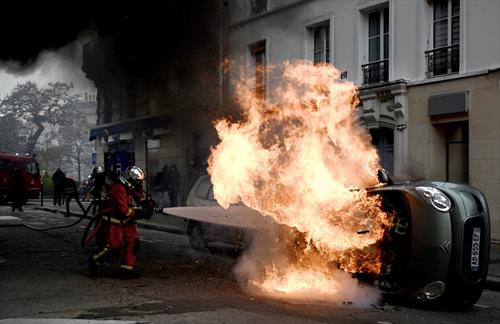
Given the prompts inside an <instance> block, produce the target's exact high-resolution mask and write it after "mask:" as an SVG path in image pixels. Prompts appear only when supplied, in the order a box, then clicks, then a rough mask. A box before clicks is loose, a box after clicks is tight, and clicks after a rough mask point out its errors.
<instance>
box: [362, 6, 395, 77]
mask: <svg viewBox="0 0 500 324" xmlns="http://www.w3.org/2000/svg"><path fill="white" fill-rule="evenodd" d="M361 68H362V70H363V81H364V83H365V84H373V83H379V82H385V81H388V80H389V8H381V9H378V10H375V11H372V12H370V13H368V64H364V65H362V66H361Z"/></svg>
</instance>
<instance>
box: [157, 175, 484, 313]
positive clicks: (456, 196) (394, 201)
mask: <svg viewBox="0 0 500 324" xmlns="http://www.w3.org/2000/svg"><path fill="white" fill-rule="evenodd" d="M379 179H380V180H381V182H382V183H384V185H382V186H378V187H374V188H369V189H368V192H369V194H370V195H380V196H381V197H382V209H383V210H384V211H386V212H388V213H391V214H393V215H394V222H393V225H392V227H391V228H390V229H389V230H388V231H387V232H386V234H385V236H384V239H383V240H382V242H380V244H381V248H382V262H383V267H382V271H381V273H380V274H377V275H373V274H368V273H355V274H353V276H355V277H356V278H358V279H359V280H360V281H361V282H365V283H369V284H373V285H375V286H377V287H379V288H380V290H381V291H382V292H383V293H384V296H385V297H386V298H387V300H389V301H401V300H415V301H418V302H420V303H423V304H425V305H439V306H450V307H454V308H466V307H470V306H472V305H473V304H474V303H475V302H476V301H477V300H478V299H479V298H480V296H481V294H482V291H483V287H484V284H485V280H486V275H487V272H488V262H489V242H490V220H489V212H488V205H487V202H486V199H485V197H484V195H483V194H482V193H481V192H480V191H479V190H478V189H476V188H473V187H471V186H468V185H462V184H454V183H446V182H432V181H418V182H405V183H401V184H394V183H393V182H392V180H391V179H390V178H389V177H388V175H387V174H386V173H385V172H383V171H381V172H379ZM188 204H190V205H191V207H180V208H167V209H165V210H164V212H165V213H167V214H171V215H175V216H179V217H183V218H186V219H187V220H188V235H189V238H190V243H191V245H192V247H193V248H195V249H199V250H210V249H209V248H210V246H212V245H213V244H225V245H231V246H234V247H236V248H239V249H244V248H245V247H246V246H248V244H249V242H250V241H251V237H252V235H251V233H252V232H255V231H259V229H260V228H262V227H264V226H266V225H267V224H268V223H270V222H272V220H270V219H269V218H267V217H263V216H262V215H260V214H259V213H258V212H256V211H253V210H251V209H249V208H246V207H244V206H232V207H230V208H229V209H228V210H225V209H223V208H222V207H220V206H217V203H216V201H215V200H214V199H213V189H212V185H211V183H210V179H209V178H208V176H204V177H202V178H200V179H199V180H198V182H197V183H196V185H195V186H194V187H193V189H192V191H191V194H190V198H188ZM200 206H203V207H200ZM207 206H210V207H207ZM282 227H286V226H282ZM281 233H282V234H283V233H285V234H286V235H291V236H293V238H292V239H291V240H288V241H289V242H292V244H294V245H295V247H294V248H300V246H301V240H303V236H301V233H299V232H297V231H295V230H294V229H290V228H285V229H284V230H282V231H281ZM357 234H358V235H363V233H362V232H360V233H357Z"/></svg>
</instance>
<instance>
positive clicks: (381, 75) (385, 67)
mask: <svg viewBox="0 0 500 324" xmlns="http://www.w3.org/2000/svg"><path fill="white" fill-rule="evenodd" d="M361 69H362V70H363V84H375V83H381V82H387V81H388V80H389V60H388V59H387V60H381V61H377V62H371V63H368V64H363V65H361Z"/></svg>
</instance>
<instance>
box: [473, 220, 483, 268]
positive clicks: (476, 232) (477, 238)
mask: <svg viewBox="0 0 500 324" xmlns="http://www.w3.org/2000/svg"><path fill="white" fill-rule="evenodd" d="M480 242H481V228H480V227H474V229H473V231H472V249H471V253H470V269H471V270H472V271H479V247H480Z"/></svg>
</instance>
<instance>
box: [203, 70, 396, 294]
mask: <svg viewBox="0 0 500 324" xmlns="http://www.w3.org/2000/svg"><path fill="white" fill-rule="evenodd" d="M274 71H275V72H277V73H280V77H279V82H276V83H277V84H276V87H274V88H273V89H272V90H273V91H272V92H270V93H269V98H268V100H261V98H259V97H258V96H256V95H255V91H254V90H252V89H251V88H249V87H248V84H249V80H246V79H242V80H240V82H239V83H238V84H237V85H236V95H237V100H238V102H239V104H240V106H241V107H242V109H243V110H244V114H245V118H244V120H243V121H240V122H230V121H229V120H226V119H223V120H219V121H217V122H216V124H215V127H216V130H217V132H218V135H219V138H220V143H219V144H218V145H217V146H216V147H215V148H213V149H212V152H211V156H210V159H209V173H210V175H211V179H212V182H213V184H214V195H215V198H216V199H217V201H218V202H219V204H220V205H221V206H223V207H225V208H227V207H229V205H231V204H236V203H239V202H242V203H244V204H245V205H246V206H248V207H250V208H253V209H255V210H257V211H259V212H260V213H261V214H263V215H267V216H270V217H272V218H273V219H274V220H275V221H276V222H277V223H279V224H284V225H287V226H289V227H290V228H293V229H295V230H296V231H297V232H298V233H301V235H300V236H301V238H300V239H299V240H295V246H294V254H295V255H294V256H293V257H291V258H289V260H288V262H286V263H283V262H274V261H272V260H271V261H270V262H269V263H268V264H265V265H263V267H264V272H263V274H262V273H261V274H260V275H255V276H254V277H253V278H247V279H248V282H249V283H250V284H251V285H253V286H256V287H259V288H260V289H262V290H263V291H264V292H277V291H278V292H282V293H283V294H285V295H288V294H292V295H293V294H295V293H297V292H301V291H308V292H311V291H316V292H318V293H319V294H320V295H322V296H325V295H329V294H334V295H335V294H336V292H337V291H339V290H341V289H342V287H341V286H340V284H339V282H336V281H335V275H334V273H335V272H338V268H340V269H342V270H344V271H346V272H349V273H354V272H367V273H379V272H380V271H381V260H380V256H381V253H380V251H379V248H378V244H377V243H379V242H380V240H381V239H382V237H383V235H384V232H385V230H386V229H387V228H388V226H390V221H391V216H390V215H388V214H387V213H385V212H383V211H382V210H381V208H380V204H381V201H380V198H379V197H376V196H369V195H367V192H366V191H365V190H364V189H363V188H366V187H370V186H375V185H377V184H378V182H377V178H376V173H377V169H378V168H379V162H378V155H377V152H376V149H375V148H374V147H373V146H372V145H371V142H370V136H369V134H368V133H367V132H366V130H365V129H364V128H363V127H361V126H359V124H358V120H357V119H358V117H357V106H358V96H357V89H356V87H355V86H354V85H353V84H352V83H350V82H341V81H340V80H339V76H340V72H339V71H338V70H336V69H335V68H334V67H332V66H331V65H313V64H311V63H308V62H302V61H301V62H294V63H290V62H287V63H284V64H283V66H282V67H279V68H277V69H275V70H274ZM360 233H361V234H360ZM299 242H300V243H299ZM278 263H279V264H278ZM336 268H337V269H336Z"/></svg>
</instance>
